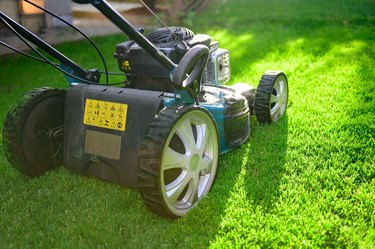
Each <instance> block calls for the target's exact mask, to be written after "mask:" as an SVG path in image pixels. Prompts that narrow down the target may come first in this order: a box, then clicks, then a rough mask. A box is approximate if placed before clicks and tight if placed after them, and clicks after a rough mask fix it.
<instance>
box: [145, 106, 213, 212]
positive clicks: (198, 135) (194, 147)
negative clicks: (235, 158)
mask: <svg viewBox="0 0 375 249" xmlns="http://www.w3.org/2000/svg"><path fill="white" fill-rule="evenodd" d="M218 157H219V137H218V132H217V127H216V123H215V121H214V120H213V118H212V116H211V114H210V113H209V112H208V111H207V110H205V109H204V108H201V107H198V106H195V107H166V108H164V109H163V110H161V111H160V112H159V113H158V115H157V116H156V117H155V119H154V120H153V122H152V124H151V125H150V128H149V130H148V133H147V135H146V136H145V138H144V141H143V144H142V147H141V154H140V165H139V174H138V180H139V189H140V192H141V195H142V197H143V199H144V201H145V203H146V205H147V206H148V207H149V208H150V209H151V210H152V211H153V212H154V213H156V214H158V215H161V216H167V217H171V218H177V217H180V216H183V215H185V214H186V213H187V212H188V211H189V210H191V209H192V208H193V207H194V206H196V204H197V203H198V202H199V201H200V200H201V198H202V197H203V196H204V195H206V194H207V193H208V192H209V190H210V189H211V187H212V184H213V182H214V179H215V176H216V171H217V165H218Z"/></svg>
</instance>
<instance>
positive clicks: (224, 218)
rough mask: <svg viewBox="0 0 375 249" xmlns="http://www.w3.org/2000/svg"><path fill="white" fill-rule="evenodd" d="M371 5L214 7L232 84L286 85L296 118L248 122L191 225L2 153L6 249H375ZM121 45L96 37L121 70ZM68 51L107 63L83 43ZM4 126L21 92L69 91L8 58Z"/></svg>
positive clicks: (108, 187) (128, 193)
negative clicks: (277, 77) (275, 73)
mask: <svg viewBox="0 0 375 249" xmlns="http://www.w3.org/2000/svg"><path fill="white" fill-rule="evenodd" d="M374 24H375V3H374V1H370V0H359V1H354V0H340V1H338V0H332V1H323V0H315V1H311V0H304V1H297V0H282V1H276V0H264V1H253V0H230V1H213V2H212V3H211V4H210V6H209V8H208V10H207V11H206V12H204V13H201V14H199V15H198V16H196V17H195V18H194V31H195V33H198V32H201V33H207V34H210V35H212V36H213V37H214V38H215V39H217V40H219V41H220V44H221V47H224V48H227V49H229V50H230V51H231V62H232V81H231V83H235V82H249V84H251V85H257V82H259V79H260V77H261V75H262V73H263V72H264V71H265V70H267V69H274V70H283V71H285V72H286V74H287V76H288V77H289V87H290V91H289V106H288V109H287V115H286V116H285V117H284V118H282V119H281V120H280V122H278V123H275V124H272V125H260V124H259V123H258V122H257V121H256V120H255V119H252V123H251V130H252V134H251V137H250V139H249V141H248V142H247V143H245V144H244V145H242V146H241V147H240V148H238V149H236V150H234V151H232V152H230V153H227V154H225V155H223V156H221V157H220V164H219V172H218V175H217V179H216V182H215V185H214V187H213V189H212V191H211V192H210V194H209V195H208V196H207V197H206V198H205V199H204V200H203V201H202V202H201V203H200V204H199V205H198V206H197V208H195V209H194V210H193V211H192V212H191V213H189V214H188V215H187V216H186V217H184V218H181V219H179V220H177V221H170V220H167V219H164V218H159V217H156V216H154V215H153V214H152V213H150V212H149V211H148V210H147V209H146V207H145V206H144V205H143V203H142V200H141V198H140V195H139V194H138V193H137V192H136V191H135V190H132V189H128V188H124V187H121V186H117V185H114V184H109V183H106V182H102V181H99V180H96V179H91V178H86V177H81V176H77V175H73V174H71V173H69V172H68V171H67V170H65V169H63V168H62V169H59V170H57V171H54V172H50V173H48V174H46V175H44V176H42V177H40V178H37V179H27V178H25V177H23V176H21V175H20V174H19V173H18V172H16V171H15V170H13V168H11V166H10V165H9V163H8V162H7V161H6V159H5V156H4V153H3V150H2V148H1V149H0V247H1V248H71V247H75V248H93V247H97V248H279V247H281V248H289V247H294V248H322V247H329V248H374V246H375V228H374V227H375V222H374V217H375V209H374V203H375V180H374V176H375V165H374V164H375V122H374V121H375V98H374V97H375V81H374V75H375V25H374ZM123 39H124V36H123V35H116V36H110V37H105V38H97V39H95V41H96V42H97V44H98V45H99V46H100V48H101V49H102V51H103V53H104V54H105V55H106V58H107V62H108V63H109V67H110V68H111V70H116V68H117V64H116V61H115V59H113V58H112V53H113V52H114V48H115V44H117V43H119V42H122V41H123ZM58 48H59V49H60V50H61V51H62V52H63V53H66V54H67V55H68V56H70V57H72V58H73V59H74V60H76V61H77V62H78V63H79V64H82V65H83V66H85V67H87V68H90V67H99V59H97V57H96V55H95V54H94V52H93V50H91V49H89V48H88V46H87V45H86V44H85V43H83V42H78V43H67V44H63V45H61V46H58ZM0 68H1V74H0V92H1V105H0V127H1V128H2V123H3V121H4V118H5V115H6V112H7V110H8V109H9V107H10V106H11V105H12V104H13V103H14V102H15V101H16V99H17V98H18V97H19V96H20V95H21V94H22V93H24V92H25V91H27V90H31V89H32V88H35V87H40V86H54V87H65V81H64V78H63V76H62V75H61V74H60V73H58V72H55V71H54V70H53V69H51V68H50V67H48V66H47V65H43V64H38V63H33V62H32V61H30V60H29V59H26V58H23V57H18V56H12V57H9V58H5V59H0Z"/></svg>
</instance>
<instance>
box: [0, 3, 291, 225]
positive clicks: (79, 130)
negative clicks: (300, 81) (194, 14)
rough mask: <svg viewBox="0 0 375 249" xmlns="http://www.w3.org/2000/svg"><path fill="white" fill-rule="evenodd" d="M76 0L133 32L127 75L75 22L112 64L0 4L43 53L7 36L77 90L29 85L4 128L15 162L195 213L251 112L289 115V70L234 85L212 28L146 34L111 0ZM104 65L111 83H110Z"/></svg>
mask: <svg viewBox="0 0 375 249" xmlns="http://www.w3.org/2000/svg"><path fill="white" fill-rule="evenodd" d="M25 1H26V2H28V3H30V4H32V5H34V7H38V8H41V7H39V6H37V5H35V4H34V3H32V2H30V1H29V0H25ZM75 2H77V3H80V4H89V3H90V4H92V5H93V6H94V7H96V8H97V9H98V10H99V11H100V12H101V13H103V14H104V15H105V16H106V17H107V18H108V19H109V20H110V21H112V22H113V23H114V24H115V25H116V26H117V27H119V28H120V29H121V30H122V31H123V32H124V33H125V34H127V35H128V36H129V38H130V39H131V40H128V41H125V42H123V43H120V44H118V45H117V46H116V50H115V53H114V57H115V58H116V59H117V62H118V66H119V70H120V71H121V75H124V76H125V81H124V82H122V83H121V84H117V85H116V84H110V83H109V82H108V77H109V75H111V73H109V72H108V70H107V66H106V64H105V61H104V59H103V56H102V55H101V54H100V51H99V50H98V49H97V47H96V46H95V44H94V43H93V42H92V41H91V40H90V39H89V38H88V37H87V36H85V35H84V34H83V33H82V32H81V31H80V30H78V29H77V28H76V27H74V26H73V25H70V26H71V27H72V28H74V29H76V30H77V31H78V32H80V33H81V34H83V35H84V36H85V37H86V38H87V39H88V41H89V42H90V43H91V44H92V45H93V46H94V47H95V49H97V51H98V53H99V55H100V56H101V58H102V61H103V64H104V68H105V71H104V72H101V71H99V70H97V69H84V68H82V67H80V66H79V65H77V64H76V63H75V62H73V61H72V60H70V59H69V58H67V57H66V56H65V55H63V54H62V53H60V52H59V51H58V50H56V49H55V48H53V47H52V46H50V45H49V44H47V43H46V42H44V41H43V40H41V39H40V38H39V37H38V36H36V35H34V34H33V33H31V32H30V31H28V30H27V29H26V28H24V27H23V26H21V25H20V24H18V23H17V22H15V21H14V20H12V19H11V18H10V17H8V16H7V15H6V14H4V13H3V12H1V11H0V21H1V22H2V23H3V24H4V25H5V26H6V27H8V28H9V29H10V30H11V31H12V32H13V33H14V34H16V35H17V36H18V37H19V38H20V39H21V40H23V41H24V42H25V44H27V45H28V46H29V47H30V49H32V50H33V51H34V52H35V53H36V54H37V55H38V56H39V57H35V56H31V55H29V54H26V53H23V52H21V51H18V50H17V49H16V48H14V47H12V46H10V45H9V44H5V43H4V42H1V44H2V45H4V46H7V47H8V48H10V49H13V50H15V51H16V52H20V53H22V54H23V55H26V56H28V57H30V58H32V59H35V60H38V61H40V62H43V63H48V64H50V65H51V66H52V67H54V68H55V69H57V70H59V71H61V72H62V73H63V74H64V75H65V76H66V79H67V81H68V84H69V87H68V90H65V89H57V88H47V87H44V88H38V89H35V90H32V91H30V92H27V93H26V94H25V95H24V96H23V98H22V99H20V101H19V102H18V103H17V104H16V105H15V106H14V107H13V108H12V109H11V110H10V111H9V112H8V115H7V117H6V120H5V123H4V128H3V146H4V151H5V154H6V157H7V159H8V161H9V162H10V163H11V165H13V166H14V167H15V168H16V169H18V170H19V171H20V172H21V173H23V174H25V175H28V176H31V177H37V176H40V175H42V174H43V173H45V172H46V171H49V170H52V169H55V168H57V167H59V166H61V165H64V167H66V168H67V169H69V170H70V171H71V172H75V173H78V174H81V175H87V176H92V177H96V178H99V179H103V180H107V181H110V182H115V183H118V184H121V185H125V186H129V187H132V188H136V189H138V190H139V191H140V193H141V195H142V197H143V200H144V202H145V204H146V205H147V206H148V207H149V208H150V209H151V210H152V211H153V212H154V213H156V214H158V215H161V216H166V217H171V218H177V217H180V216H183V215H185V214H186V213H187V212H188V211H189V210H191V209H192V208H193V207H194V206H196V205H197V204H198V203H199V201H200V200H201V199H202V197H203V196H205V195H206V194H207V193H208V192H209V191H210V189H211V187H212V184H213V182H214V180H215V176H216V173H217V169H218V160H219V155H221V154H224V153H226V152H229V151H231V150H233V149H235V148H236V147H238V146H240V145H241V144H243V143H244V142H246V140H247V139H248V137H249V135H250V117H251V115H256V118H257V120H258V121H259V122H261V123H272V122H276V121H278V120H279V119H280V118H281V117H282V116H283V115H284V113H285V110H286V106H287V100H288V81H287V77H286V75H285V74H284V73H283V72H278V71H267V72H266V73H264V75H263V76H262V77H261V80H260V82H259V85H258V87H257V89H255V88H254V87H251V86H249V85H247V84H244V83H238V84H235V85H233V86H226V85H224V84H225V83H226V82H228V81H229V78H230V58H229V52H228V50H226V49H223V48H220V47H219V43H218V42H217V41H214V40H213V39H212V38H211V37H210V36H209V35H205V34H194V33H193V32H192V31H191V30H189V29H187V28H183V27H167V26H165V27H163V28H158V29H155V30H153V31H151V32H150V33H148V34H147V35H144V34H143V30H141V29H136V28H134V27H133V26H132V24H130V23H129V22H128V21H127V20H126V19H125V18H124V17H123V16H122V15H120V14H119V13H118V12H117V11H116V10H115V9H114V8H113V7H112V6H111V5H110V4H108V3H107V2H106V1H105V0H75ZM41 9H42V10H44V11H46V12H47V13H48V14H51V15H53V16H56V15H54V14H53V13H51V12H49V11H48V10H45V9H43V8H41ZM56 17H57V16H56ZM62 21H63V22H65V21H64V20H62ZM67 24H68V23H67ZM31 43H32V44H34V45H35V46H37V47H39V48H40V49H42V50H44V51H45V52H46V53H48V54H49V55H51V56H52V57H54V58H55V59H57V61H59V63H58V64H57V63H54V62H52V61H51V60H49V59H48V58H47V57H45V56H44V55H43V54H42V53H40V52H39V51H38V50H36V49H35V48H34V47H33V46H32V45H31ZM102 74H104V75H105V83H100V78H101V77H100V76H101V75H102Z"/></svg>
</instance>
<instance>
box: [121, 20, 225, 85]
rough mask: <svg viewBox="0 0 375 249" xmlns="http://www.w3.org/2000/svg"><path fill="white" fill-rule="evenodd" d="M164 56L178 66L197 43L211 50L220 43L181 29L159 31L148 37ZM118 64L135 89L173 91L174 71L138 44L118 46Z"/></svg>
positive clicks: (127, 43)
mask: <svg viewBox="0 0 375 249" xmlns="http://www.w3.org/2000/svg"><path fill="white" fill-rule="evenodd" d="M146 37H147V39H149V40H150V41H151V42H152V43H153V44H154V45H155V46H156V47H157V48H158V49H159V50H160V51H161V52H162V53H163V54H165V55H166V56H167V57H168V58H169V59H171V60H172V61H173V62H174V63H176V64H178V63H179V62H180V60H181V59H182V57H183V56H184V55H185V53H186V52H187V51H188V50H189V49H190V48H191V47H193V46H195V45H197V44H203V45H206V46H207V47H209V48H210V50H211V51H213V50H215V49H216V48H218V43H217V42H212V38H211V37H210V36H208V35H202V34H198V35H194V33H193V32H192V31H191V30H189V29H187V28H181V27H169V28H168V29H167V28H159V29H156V30H154V31H152V32H150V33H149V34H148V35H147V36H146ZM114 56H115V58H117V61H118V65H119V68H120V70H121V71H123V72H124V73H125V75H126V78H127V85H128V86H129V87H131V88H136V89H142V90H151V91H162V92H173V87H172V84H171V83H172V82H171V79H170V76H169V74H170V71H169V70H168V69H167V68H165V67H164V66H163V65H161V64H160V62H158V61H157V60H156V59H154V58H153V57H152V56H150V55H149V54H148V53H147V52H146V51H145V50H144V49H143V48H141V47H140V46H139V45H138V44H136V43H135V42H134V41H132V40H130V41H126V42H123V43H120V44H118V45H117V46H116V53H115V54H114Z"/></svg>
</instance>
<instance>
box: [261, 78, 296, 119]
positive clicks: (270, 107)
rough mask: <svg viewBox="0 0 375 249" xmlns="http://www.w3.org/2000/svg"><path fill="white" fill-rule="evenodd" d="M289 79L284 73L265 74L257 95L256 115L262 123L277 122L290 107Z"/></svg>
mask: <svg viewBox="0 0 375 249" xmlns="http://www.w3.org/2000/svg"><path fill="white" fill-rule="evenodd" d="M288 91H289V90H288V79H287V77H286V75H285V74H284V73H283V72H277V71H267V72H265V73H264V74H263V76H262V78H261V80H260V82H259V85H258V88H257V91H256V95H255V115H256V117H257V120H258V121H259V122H261V123H271V122H277V121H278V120H279V119H280V118H281V117H282V116H284V114H285V111H286V107H287V105H288Z"/></svg>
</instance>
